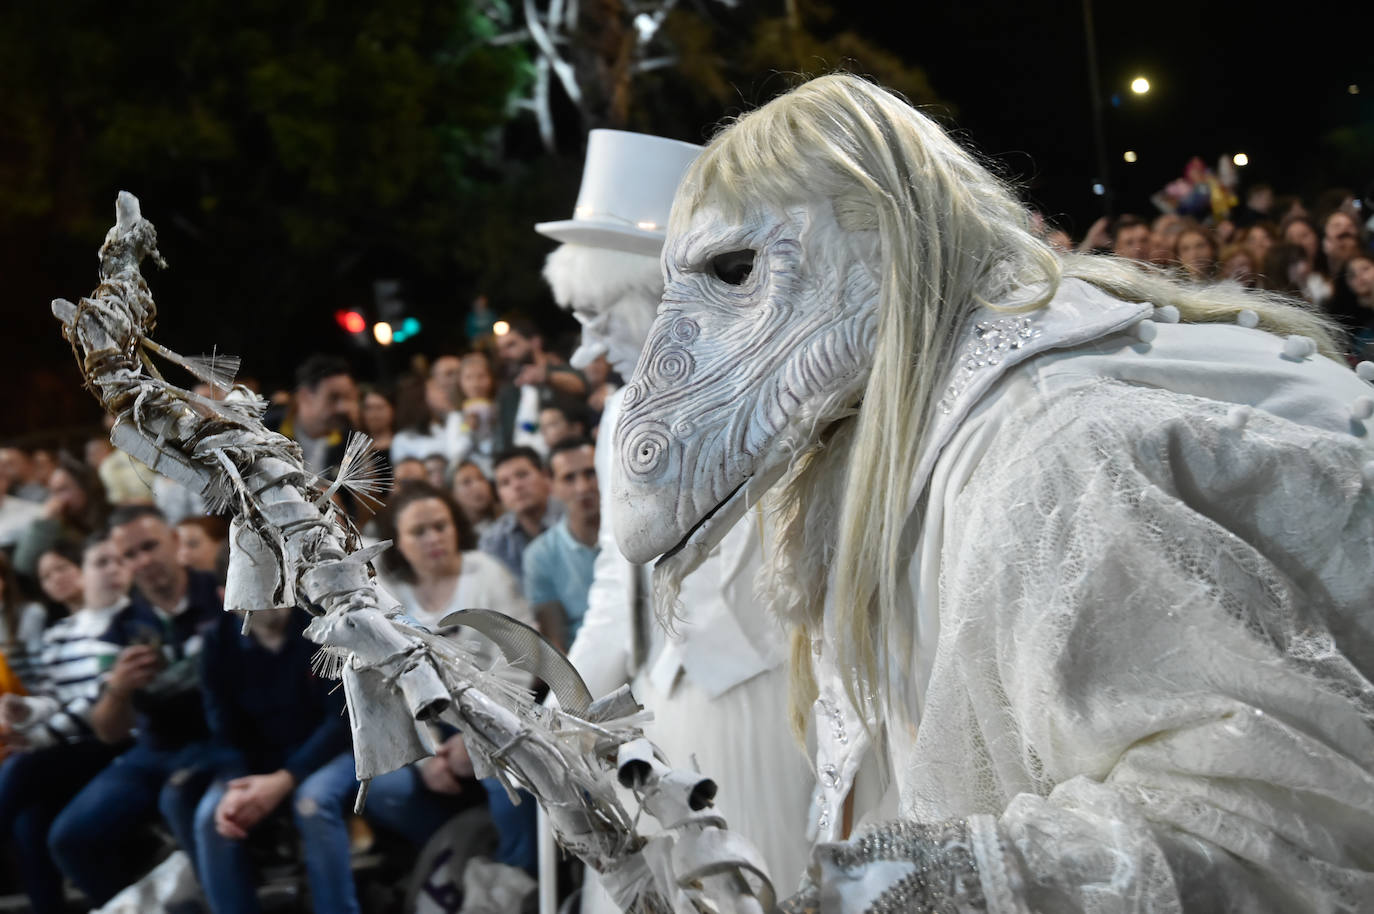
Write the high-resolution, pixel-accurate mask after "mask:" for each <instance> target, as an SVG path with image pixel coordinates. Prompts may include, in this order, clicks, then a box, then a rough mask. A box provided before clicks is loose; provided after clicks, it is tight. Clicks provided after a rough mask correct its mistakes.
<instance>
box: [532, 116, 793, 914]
mask: <svg viewBox="0 0 1374 914" xmlns="http://www.w3.org/2000/svg"><path fill="white" fill-rule="evenodd" d="M698 151H699V150H698V147H695V146H690V145H688V144H685V143H677V142H674V141H670V140H664V139H661V138H658V137H648V136H643V135H639V134H629V133H621V132H618V131H608V130H596V131H593V132H592V134H591V138H590V141H589V143H588V153H587V166H586V170H585V172H584V175H583V184H582V190H581V194H580V196H579V199H578V205H577V209H576V211H575V212H576V214H577V216H576V218H574V219H572V220H567V221H565V222H562V223H545V224H542V225H541V226H539V230H540V231H541V232H543V233H545V234H547V235H550V236H551V237H554V238H556V239H558V240H561V241H565V242H568V243H567V244H565V245H564V247H563V248H560V249H559V251H557V252H555V254H554V255H553V256H552V257H551V258H550V264H549V266H548V268H547V269H546V270H545V275H546V276H547V277H548V278H549V280H550V284H551V286H552V287H553V289H554V292H555V297H556V298H557V299H558V300H559V301H560V303H562V304H564V305H565V306H566V305H571V306H572V307H573V308H574V311H575V312H576V313H577V315H578V317H579V319H580V320H582V322H583V325H584V330H583V345H582V348H581V349H580V350H579V352H578V353H577V354H576V355H574V365H577V364H578V362H579V361H581V360H583V359H588V360H589V359H591V358H594V357H595V356H596V355H598V354H601V353H602V352H605V353H606V354H607V355H608V357H609V359H610V361H611V363H612V366H613V367H614V368H615V369H616V370H617V371H618V372H621V373H623V374H624V375H628V374H629V373H630V372H631V370H632V369H633V367H634V361H635V359H637V358H638V357H639V349H640V347H641V346H642V344H643V339H644V334H645V333H646V332H647V330H648V325H649V322H650V320H651V318H652V313H653V306H654V304H656V302H657V296H658V293H659V291H660V289H661V279H660V278H659V271H658V266H657V262H656V260H654V259H651V255H652V256H654V257H656V255H657V251H658V248H659V247H660V246H661V245H662V237H663V235H662V233H663V229H664V226H665V223H666V222H667V212H668V205H669V203H670V201H671V197H672V190H673V188H674V187H675V186H676V183H677V178H678V176H679V175H680V174H681V172H682V169H683V168H684V167H685V166H686V165H687V163H688V162H689V161H690V160H691V158H693V157H694V156H695V155H696V153H697V152H698ZM622 398H623V390H622V391H616V392H615V393H614V394H613V395H612V396H611V397H609V398H607V402H606V406H605V408H604V410H603V413H602V420H601V426H600V428H599V430H598V438H597V440H598V442H599V443H598V446H597V454H596V462H597V477H598V478H599V479H600V480H602V481H603V488H602V502H603V503H602V515H601V516H602V518H603V523H602V526H601V534H600V538H601V550H600V553H599V555H598V556H597V560H596V571H595V580H594V581H593V583H592V588H591V591H590V593H589V595H588V609H587V615H586V616H585V617H584V619H583V622H582V627H581V629H580V631H579V633H578V636H577V640H576V641H575V642H574V643H573V645H572V647H571V649H570V651H569V658H570V659H571V660H572V662H573V665H574V666H576V667H577V669H578V670H579V671H580V672H581V673H582V675H583V678H584V679H585V680H586V682H587V685H588V687H589V688H590V689H591V692H592V694H593V695H598V696H599V695H604V694H607V693H609V692H611V691H613V690H614V689H616V688H618V687H619V686H621V685H623V684H625V683H627V682H629V683H630V686H631V691H632V692H633V693H634V695H635V697H636V698H637V699H638V700H639V701H640V702H641V703H642V704H644V706H645V707H647V708H649V709H650V710H651V711H653V713H654V721H653V723H651V724H650V725H648V726H647V727H646V735H647V736H648V737H649V738H650V739H651V740H653V742H654V743H655V744H657V745H658V746H659V748H661V749H662V750H663V751H664V753H665V754H666V755H667V757H668V758H669V759H673V760H675V761H676V762H677V763H678V764H680V765H687V764H689V763H690V761H689V760H694V761H695V765H696V766H697V767H699V769H700V770H701V771H702V772H704V773H706V774H709V775H710V776H711V777H713V778H715V779H716V780H717V781H719V783H720V784H721V791H720V793H719V794H718V795H717V796H716V803H715V805H716V807H717V808H718V809H719V810H720V812H721V814H722V815H723V816H724V817H725V819H726V821H727V822H729V824H730V827H731V829H732V830H736V831H738V832H740V833H741V834H746V835H748V836H749V837H750V838H751V840H752V841H753V842H754V843H755V844H756V845H757V846H758V848H759V850H760V851H761V852H762V853H763V855H764V858H765V859H766V861H767V863H768V865H769V869H770V872H771V874H772V875H773V877H774V879H777V880H780V881H781V883H782V884H783V886H784V887H785V888H790V887H791V885H792V882H793V880H794V879H795V876H796V874H797V873H799V872H800V871H801V868H802V866H803V865H804V863H805V861H806V859H807V855H808V853H809V844H808V841H807V840H806V836H805V825H806V807H807V798H808V797H809V796H810V793H811V790H812V786H813V784H814V776H813V775H812V773H811V772H810V770H809V768H808V766H807V763H806V759H805V757H804V755H803V754H802V753H801V752H800V751H799V750H798V748H797V747H796V745H795V743H794V741H793V739H792V737H791V735H790V733H789V732H788V729H787V725H786V719H787V718H786V698H787V696H786V677H785V671H784V670H783V668H782V661H783V653H782V650H781V646H782V644H783V643H784V641H783V636H782V633H781V631H780V629H779V628H778V627H777V625H776V623H775V622H774V621H773V620H772V618H771V617H770V616H769V615H768V614H767V613H765V612H761V611H760V607H759V605H758V601H757V600H756V599H755V596H754V579H755V576H756V573H757V571H758V569H759V568H760V563H761V556H762V543H761V542H760V539H761V537H762V536H763V530H762V527H761V526H760V525H759V524H758V523H757V518H749V519H747V520H746V521H745V522H742V523H740V524H739V525H737V526H736V528H735V529H734V530H732V531H731V532H730V533H729V534H728V535H727V536H726V537H725V539H724V541H723V542H722V543H721V544H720V546H719V547H718V548H717V549H716V550H715V551H714V552H713V553H712V555H711V556H710V558H709V559H707V561H706V562H705V563H704V565H703V566H702V567H701V568H700V569H699V570H698V571H697V572H696V573H694V574H693V575H691V576H690V577H689V578H688V579H687V581H686V582H684V585H683V590H682V604H683V609H682V613H681V618H680V619H679V620H678V622H677V624H676V632H675V634H672V635H669V634H665V633H664V632H663V631H662V629H661V628H660V627H659V625H658V623H657V621H656V620H655V619H654V617H653V612H652V610H651V608H650V606H651V604H650V598H649V594H650V588H649V586H648V582H647V574H645V573H644V571H643V569H640V568H637V567H636V566H633V565H631V564H630V563H628V562H627V561H625V559H624V558H623V557H622V556H621V554H620V550H619V548H618V547H617V546H616V544H615V540H614V537H613V534H612V530H611V525H610V523H609V522H608V520H609V517H610V505H609V502H608V501H607V499H609V497H610V488H611V487H610V485H609V484H607V483H608V481H609V480H610V479H611V478H612V473H613V470H614V455H613V454H612V453H611V449H610V445H611V442H612V441H614V438H615V426H616V421H617V417H618V416H619V413H620V404H621V401H622ZM636 579H638V580H636ZM636 603H637V604H638V607H637V608H636ZM636 613H638V616H639V618H638V619H637V620H636V619H635V615H636ZM636 639H638V644H637V643H636ZM637 654H638V655H639V657H638V659H637ZM598 903H600V904H606V903H608V899H604V896H601V900H600V901H599V902H593V903H592V906H593V907H595V906H597V904H598ZM585 904H587V901H586V900H584V905H585ZM584 909H585V908H584Z"/></svg>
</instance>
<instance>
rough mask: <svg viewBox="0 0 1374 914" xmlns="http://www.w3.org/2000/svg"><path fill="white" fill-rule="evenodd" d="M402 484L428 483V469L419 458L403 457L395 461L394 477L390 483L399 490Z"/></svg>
mask: <svg viewBox="0 0 1374 914" xmlns="http://www.w3.org/2000/svg"><path fill="white" fill-rule="evenodd" d="M403 482H429V469H428V468H427V467H426V466H425V462H424V461H423V460H421V459H420V458H419V457H404V458H402V459H401V460H398V461H396V475H395V476H394V477H393V478H392V483H393V485H394V486H395V487H396V488H399V487H400V485H401V483H403Z"/></svg>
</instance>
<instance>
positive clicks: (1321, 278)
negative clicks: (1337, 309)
mask: <svg viewBox="0 0 1374 914" xmlns="http://www.w3.org/2000/svg"><path fill="white" fill-rule="evenodd" d="M1279 239H1280V241H1281V242H1284V243H1287V244H1295V245H1297V246H1298V247H1300V248H1302V252H1303V257H1304V259H1305V260H1306V261H1307V279H1306V280H1305V281H1304V282H1303V283H1302V285H1301V288H1300V289H1299V290H1298V291H1299V294H1301V295H1302V297H1303V298H1305V299H1307V300H1308V301H1309V302H1311V303H1312V304H1314V305H1317V306H1319V307H1320V306H1322V305H1324V304H1326V301H1327V299H1329V298H1330V297H1331V280H1329V279H1328V278H1327V277H1326V253H1325V252H1324V251H1322V249H1321V233H1320V232H1318V230H1317V224H1316V223H1315V222H1313V221H1312V220H1311V219H1309V218H1307V217H1306V216H1303V215H1297V214H1293V215H1288V216H1285V217H1284V219H1283V221H1282V222H1281V223H1279ZM1285 257H1286V258H1291V253H1290V254H1287V255H1285ZM1276 281H1281V280H1276Z"/></svg>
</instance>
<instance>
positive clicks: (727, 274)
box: [711, 250, 754, 286]
mask: <svg viewBox="0 0 1374 914" xmlns="http://www.w3.org/2000/svg"><path fill="white" fill-rule="evenodd" d="M711 272H712V273H714V274H715V275H716V279H719V280H720V281H721V282H723V283H726V284H727V285H731V286H738V285H742V284H743V283H744V281H745V280H746V279H748V278H749V274H751V273H753V272H754V252H753V251H749V250H744V251H728V252H726V253H724V254H717V255H716V256H715V257H713V258H711Z"/></svg>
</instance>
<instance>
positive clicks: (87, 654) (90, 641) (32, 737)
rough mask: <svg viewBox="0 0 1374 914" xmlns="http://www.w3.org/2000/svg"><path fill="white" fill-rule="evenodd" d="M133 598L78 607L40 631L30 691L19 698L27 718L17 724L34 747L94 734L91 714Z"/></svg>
mask: <svg viewBox="0 0 1374 914" xmlns="http://www.w3.org/2000/svg"><path fill="white" fill-rule="evenodd" d="M131 607H132V604H131V603H130V601H129V598H128V597H125V598H124V599H122V600H121V601H120V602H118V603H116V604H115V605H114V606H107V607H105V608H104V609H83V610H81V611H80V612H78V613H75V614H74V615H71V616H68V617H67V618H65V619H60V620H58V621H57V622H54V623H53V624H52V625H51V626H49V627H48V629H47V630H46V631H45V632H43V647H42V650H41V652H40V654H39V658H38V663H37V665H36V667H35V672H36V673H37V678H36V679H35V681H34V692H35V694H34V695H32V696H30V697H28V698H26V699H24V701H25V703H26V704H27V705H28V706H29V712H30V713H29V719H28V720H27V721H25V722H24V724H23V725H22V726H20V727H19V728H18V729H20V730H22V731H23V733H24V735H25V736H26V737H28V740H29V743H30V745H31V747H33V748H41V747H44V746H52V745H56V744H58V743H71V742H77V741H79V740H83V739H89V738H93V737H94V733H93V731H92V730H91V725H90V714H91V709H92V708H93V707H94V706H95V703H96V700H97V699H98V698H99V697H100V691H101V689H102V688H103V687H104V685H105V680H106V679H107V678H108V677H109V675H110V670H111V668H112V667H113V666H114V662H115V659H116V658H117V657H118V656H119V652H120V650H122V649H123V648H124V646H125V644H127V641H128V639H127V637H126V636H125V631H124V630H125V628H127V626H125V625H122V624H121V623H122V622H123V621H125V617H127V616H128V615H129V611H130V609H131Z"/></svg>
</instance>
